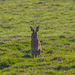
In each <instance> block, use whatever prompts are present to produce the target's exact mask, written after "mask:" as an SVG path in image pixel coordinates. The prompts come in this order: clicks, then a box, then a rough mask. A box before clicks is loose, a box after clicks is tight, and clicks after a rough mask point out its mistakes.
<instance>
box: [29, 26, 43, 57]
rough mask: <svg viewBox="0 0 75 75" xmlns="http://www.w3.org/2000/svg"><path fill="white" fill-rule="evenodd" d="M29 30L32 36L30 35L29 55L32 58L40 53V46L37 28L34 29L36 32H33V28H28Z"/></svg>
mask: <svg viewBox="0 0 75 75" xmlns="http://www.w3.org/2000/svg"><path fill="white" fill-rule="evenodd" d="M30 29H31V31H32V35H31V54H32V58H33V57H34V56H35V57H37V56H39V55H40V52H41V50H42V49H41V44H40V41H39V39H38V38H37V32H38V31H39V27H37V28H36V30H35V31H34V29H33V27H31V26H30Z"/></svg>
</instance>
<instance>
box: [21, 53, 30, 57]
mask: <svg viewBox="0 0 75 75" xmlns="http://www.w3.org/2000/svg"><path fill="white" fill-rule="evenodd" d="M22 58H31V56H30V55H28V54H27V55H24V56H22Z"/></svg>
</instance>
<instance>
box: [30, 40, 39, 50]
mask: <svg viewBox="0 0 75 75" xmlns="http://www.w3.org/2000/svg"><path fill="white" fill-rule="evenodd" d="M31 49H38V40H33V41H31Z"/></svg>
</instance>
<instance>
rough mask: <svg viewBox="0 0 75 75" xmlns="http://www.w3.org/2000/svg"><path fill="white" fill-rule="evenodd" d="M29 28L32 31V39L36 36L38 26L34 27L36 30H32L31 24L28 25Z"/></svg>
mask: <svg viewBox="0 0 75 75" xmlns="http://www.w3.org/2000/svg"><path fill="white" fill-rule="evenodd" d="M30 29H31V31H32V35H31V38H32V39H35V38H37V32H38V31H39V26H38V27H36V30H35V31H34V29H33V27H31V26H30Z"/></svg>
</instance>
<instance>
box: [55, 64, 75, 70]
mask: <svg viewBox="0 0 75 75" xmlns="http://www.w3.org/2000/svg"><path fill="white" fill-rule="evenodd" d="M73 68H75V65H72V66H70V67H68V66H65V67H64V66H58V67H57V68H55V69H56V70H70V69H73Z"/></svg>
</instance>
